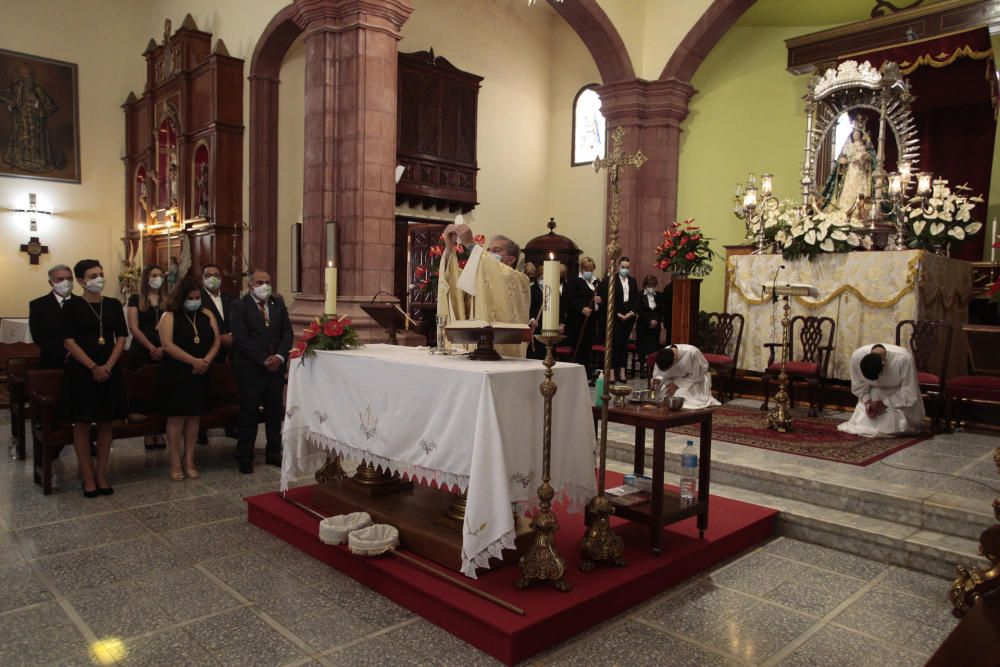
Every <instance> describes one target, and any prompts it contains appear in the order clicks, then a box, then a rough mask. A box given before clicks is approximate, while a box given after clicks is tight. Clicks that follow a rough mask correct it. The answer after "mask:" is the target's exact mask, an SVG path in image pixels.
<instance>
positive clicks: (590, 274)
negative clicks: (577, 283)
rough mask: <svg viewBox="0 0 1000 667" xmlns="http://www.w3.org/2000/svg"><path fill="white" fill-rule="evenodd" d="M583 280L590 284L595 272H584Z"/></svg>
mask: <svg viewBox="0 0 1000 667" xmlns="http://www.w3.org/2000/svg"><path fill="white" fill-rule="evenodd" d="M583 279H584V280H586V281H587V282H588V283H589V282H590V281H591V280H593V279H594V272H593V271H584V272H583Z"/></svg>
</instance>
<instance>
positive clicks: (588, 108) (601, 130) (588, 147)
mask: <svg viewBox="0 0 1000 667" xmlns="http://www.w3.org/2000/svg"><path fill="white" fill-rule="evenodd" d="M596 87H597V84H590V85H589V86H584V87H583V88H581V89H580V92H578V93H577V94H576V97H575V98H574V99H573V154H572V157H571V164H572V166H574V167H578V166H580V165H582V164H593V162H594V160H596V159H597V158H602V157H604V140H605V138H606V135H607V131H606V126H605V122H604V114H602V113H601V97H600V95H598V94H597V91H596V90H594V89H595V88H596Z"/></svg>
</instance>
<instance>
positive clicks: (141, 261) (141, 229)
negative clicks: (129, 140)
mask: <svg viewBox="0 0 1000 667" xmlns="http://www.w3.org/2000/svg"><path fill="white" fill-rule="evenodd" d="M996 222H997V221H996V220H994V221H993V231H994V232H996ZM144 231H146V225H145V223H142V222H140V223H139V261H138V262H136V264H137V266H138V267H139V268H140V269H141V268H142V267H143V265H144V264H145V263H146V256H145V255H144V254H143V252H142V233H143V232H144Z"/></svg>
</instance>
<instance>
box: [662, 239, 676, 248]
mask: <svg viewBox="0 0 1000 667" xmlns="http://www.w3.org/2000/svg"><path fill="white" fill-rule="evenodd" d="M663 247H664V248H673V247H674V242H673V241H671V240H670V239H667V240H666V241H664V242H663Z"/></svg>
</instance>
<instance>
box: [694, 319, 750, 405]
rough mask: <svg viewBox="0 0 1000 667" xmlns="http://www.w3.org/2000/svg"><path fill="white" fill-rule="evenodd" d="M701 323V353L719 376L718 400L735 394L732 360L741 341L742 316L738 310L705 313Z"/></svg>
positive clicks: (734, 374)
mask: <svg viewBox="0 0 1000 667" xmlns="http://www.w3.org/2000/svg"><path fill="white" fill-rule="evenodd" d="M705 315H706V316H707V319H705V325H704V327H703V328H702V330H701V332H700V333H699V336H698V337H699V339H700V342H701V353H702V355H704V357H705V361H707V362H708V365H709V367H710V368H711V369H712V370H713V371H715V375H716V376H717V377H718V378H719V400H721V401H723V402H725V400H726V387H727V386H728V388H729V400H733V398H734V396H735V395H736V364H737V363H739V359H740V346H741V345H742V343H743V316H742V315H740V314H739V313H705Z"/></svg>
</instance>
